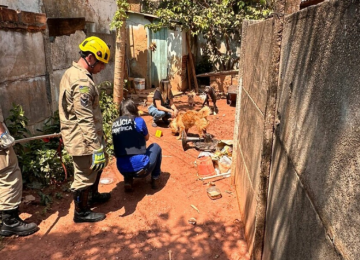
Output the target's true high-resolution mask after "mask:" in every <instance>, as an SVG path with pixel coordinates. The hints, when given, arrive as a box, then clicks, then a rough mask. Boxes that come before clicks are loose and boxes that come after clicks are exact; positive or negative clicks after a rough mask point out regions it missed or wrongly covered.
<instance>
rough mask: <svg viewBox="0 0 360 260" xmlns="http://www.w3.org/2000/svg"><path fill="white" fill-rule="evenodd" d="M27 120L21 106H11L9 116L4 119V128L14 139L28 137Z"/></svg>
mask: <svg viewBox="0 0 360 260" xmlns="http://www.w3.org/2000/svg"><path fill="white" fill-rule="evenodd" d="M28 122H29V119H28V118H27V117H26V116H25V111H24V110H23V108H22V106H20V105H16V104H14V103H13V104H12V109H11V110H10V115H9V117H8V118H6V119H5V124H6V127H7V128H8V130H9V132H10V133H11V135H12V136H13V137H14V138H15V139H22V138H25V137H27V136H29V135H30V132H29V130H27V129H26V126H27V124H28Z"/></svg>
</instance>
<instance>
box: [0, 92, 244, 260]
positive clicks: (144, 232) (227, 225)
mask: <svg viewBox="0 0 360 260" xmlns="http://www.w3.org/2000/svg"><path fill="white" fill-rule="evenodd" d="M195 100H196V107H195V108H194V109H196V110H198V109H200V107H201V100H200V98H199V97H196V99H195ZM175 103H176V104H177V106H178V108H179V109H181V110H186V109H190V107H189V106H188V104H187V97H186V95H182V96H180V97H176V98H175ZM211 104H212V103H210V105H211ZM217 104H218V107H219V113H218V114H217V115H211V116H210V117H209V120H210V126H209V128H208V133H210V134H212V135H213V136H214V138H216V139H232V137H233V128H234V118H235V107H233V106H229V105H227V104H226V99H220V100H218V102H217ZM142 109H143V110H145V111H146V108H142ZM143 118H144V119H145V121H146V122H147V126H148V129H149V132H150V140H149V142H148V144H150V143H153V142H156V143H158V144H159V145H160V146H161V147H162V153H163V159H162V171H163V173H162V175H161V182H160V188H159V189H158V190H152V189H151V188H150V177H147V178H146V179H137V180H135V183H134V184H135V191H134V192H132V193H125V192H124V189H123V188H124V182H123V177H122V175H120V174H119V172H118V171H117V169H116V165H115V164H114V161H112V162H111V163H110V164H109V166H107V168H105V170H104V173H103V176H102V178H104V180H106V179H105V178H108V179H109V180H113V182H112V183H110V184H102V185H101V187H100V191H107V192H111V195H112V198H111V200H110V201H109V202H107V203H105V204H103V205H100V206H98V207H97V208H95V209H94V211H98V212H104V213H106V219H105V220H104V221H101V222H97V223H81V224H75V223H74V222H73V211H74V203H73V202H72V195H71V193H69V192H64V191H63V190H62V189H63V187H61V186H55V185H53V186H52V187H49V188H48V189H46V190H44V191H42V192H43V193H45V194H49V195H50V196H52V198H53V203H52V204H51V206H50V207H47V208H45V207H44V206H42V205H40V204H39V198H38V197H39V196H38V195H37V192H35V191H33V190H24V192H23V197H25V196H26V195H29V194H33V195H34V196H35V197H36V200H35V201H33V202H31V203H22V204H21V206H20V210H21V211H22V212H23V213H22V214H21V217H22V218H23V219H26V220H27V221H34V222H36V223H37V224H38V225H39V227H40V230H39V231H38V232H37V233H36V234H34V235H32V236H28V237H10V238H0V246H1V251H0V254H1V259H7V260H11V259H28V260H29V259H37V260H39V259H91V260H96V259H124V260H128V259H154V260H165V259H166V260H168V259H171V260H188V259H199V260H202V259H224V260H225V259H231V260H245V259H249V255H248V253H247V245H246V242H245V239H244V225H243V223H242V222H241V219H240V214H239V209H238V204H237V198H236V193H235V188H234V187H233V186H231V185H230V178H222V179H220V178H218V179H211V181H213V182H214V183H215V184H216V186H217V187H218V188H219V189H220V191H221V192H222V198H220V199H217V200H211V199H210V198H209V197H208V196H207V193H206V189H207V188H208V187H209V186H208V181H200V180H197V179H198V176H197V168H196V166H195V165H194V162H195V160H196V158H197V156H198V155H199V153H200V152H199V151H197V150H195V149H193V148H192V149H188V150H186V151H184V150H183V148H182V145H181V142H180V141H178V140H176V138H175V137H174V136H172V135H171V133H170V129H169V128H165V126H163V125H159V127H158V128H153V127H151V120H152V119H151V117H150V116H149V115H147V114H145V115H144V116H143ZM157 129H160V130H162V131H163V136H162V137H160V138H158V137H156V136H155V132H156V130H157ZM189 133H193V136H196V131H195V129H191V130H190V131H189ZM67 185H68V184H67ZM192 205H193V206H195V208H196V209H198V211H197V210H196V209H195V208H194V207H193V206H192ZM190 218H195V219H196V224H190V223H189V222H188V221H189V219H190Z"/></svg>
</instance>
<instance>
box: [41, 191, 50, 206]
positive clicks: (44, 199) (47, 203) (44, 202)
mask: <svg viewBox="0 0 360 260" xmlns="http://www.w3.org/2000/svg"><path fill="white" fill-rule="evenodd" d="M38 194H39V197H40V204H41V205H43V206H50V204H51V203H52V202H53V200H52V198H51V196H50V195H46V194H44V193H42V192H41V191H39V192H38Z"/></svg>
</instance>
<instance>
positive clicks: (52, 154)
mask: <svg viewBox="0 0 360 260" xmlns="http://www.w3.org/2000/svg"><path fill="white" fill-rule="evenodd" d="M98 87H99V90H100V108H101V112H102V116H103V129H104V134H105V137H106V142H107V147H106V152H107V153H108V154H109V155H113V154H114V146H113V142H112V135H111V128H112V122H113V121H114V120H115V119H116V118H117V117H118V116H119V111H118V109H117V106H116V104H115V103H114V102H113V98H112V84H111V83H110V82H108V81H106V82H103V83H101V84H100V85H99V86H98ZM28 121H29V120H28V118H27V117H26V116H25V111H24V110H23V108H22V107H21V106H20V105H15V104H13V107H12V109H11V110H10V115H9V117H8V118H6V120H5V122H6V125H7V128H8V129H9V131H10V133H11V135H12V136H13V137H14V138H15V139H16V140H18V139H22V138H26V137H31V133H30V132H29V131H28V129H27V128H26V127H27V125H28ZM38 131H41V135H45V134H54V133H60V119H59V112H58V111H56V112H54V114H53V115H52V116H51V117H50V118H48V119H47V120H46V121H45V122H44V126H43V129H42V130H38ZM14 150H15V152H16V155H17V157H18V161H19V166H20V169H21V171H22V175H23V181H24V183H26V184H28V185H29V186H30V187H36V186H39V185H38V184H40V187H41V185H43V186H47V185H49V184H51V183H53V182H59V181H63V180H64V178H65V174H64V168H63V166H64V167H65V169H66V170H67V173H68V176H67V177H68V178H69V177H70V176H72V175H73V166H72V158H71V156H70V155H69V154H68V153H67V152H66V150H65V149H64V147H63V145H62V143H61V141H60V139H59V138H58V137H56V138H49V139H46V140H41V139H38V140H32V141H29V142H26V143H18V144H16V145H15V146H14ZM60 152H61V158H60V156H59V154H60Z"/></svg>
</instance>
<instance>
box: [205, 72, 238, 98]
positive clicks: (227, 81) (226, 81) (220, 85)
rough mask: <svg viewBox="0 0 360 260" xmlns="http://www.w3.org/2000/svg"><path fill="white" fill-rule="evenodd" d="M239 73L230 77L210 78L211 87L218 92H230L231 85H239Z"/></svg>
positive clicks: (218, 76)
mask: <svg viewBox="0 0 360 260" xmlns="http://www.w3.org/2000/svg"><path fill="white" fill-rule="evenodd" d="M238 84H239V82H238V73H236V74H229V75H226V74H224V75H217V76H211V77H210V86H211V87H212V88H214V89H215V90H216V91H217V92H224V93H227V92H228V88H229V86H230V85H238Z"/></svg>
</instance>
